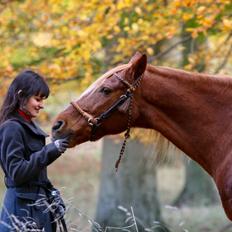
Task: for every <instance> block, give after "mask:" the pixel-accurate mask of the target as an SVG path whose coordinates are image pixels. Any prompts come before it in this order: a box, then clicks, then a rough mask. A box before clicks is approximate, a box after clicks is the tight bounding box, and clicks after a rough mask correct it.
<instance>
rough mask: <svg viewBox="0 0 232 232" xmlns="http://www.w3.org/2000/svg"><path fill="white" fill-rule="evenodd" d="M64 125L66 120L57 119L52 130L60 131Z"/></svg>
mask: <svg viewBox="0 0 232 232" xmlns="http://www.w3.org/2000/svg"><path fill="white" fill-rule="evenodd" d="M63 125H64V121H57V122H56V123H55V125H54V126H53V127H52V131H58V130H60V129H61V127H62V126H63Z"/></svg>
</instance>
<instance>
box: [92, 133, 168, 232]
mask: <svg viewBox="0 0 232 232" xmlns="http://www.w3.org/2000/svg"><path fill="white" fill-rule="evenodd" d="M121 144H122V143H121V140H120V141H119V143H118V142H116V141H115V140H113V139H111V138H109V137H108V138H104V140H103V153H102V172H101V185H100V193H99V199H98V205H97V212H96V222H98V223H99V224H100V225H101V226H102V227H103V228H105V227H109V226H110V227H124V226H128V225H131V224H133V222H134V221H133V214H134V216H135V218H136V219H137V220H136V226H137V228H136V226H134V227H131V228H130V231H137V229H138V231H144V228H148V227H149V228H151V227H152V225H154V224H153V222H154V221H159V220H160V219H161V216H160V206H159V200H158V198H157V187H156V171H155V167H154V165H151V161H152V157H151V156H152V155H151V147H150V148H149V147H147V146H145V145H143V144H141V143H140V142H138V141H136V140H132V141H128V144H127V146H126V149H125V153H124V156H123V158H122V160H121V163H120V165H119V169H118V171H117V172H115V168H114V164H115V162H116V160H117V158H118V154H119V151H120V149H121ZM153 157H154V156H153ZM120 207H121V208H120ZM130 217H131V220H128V221H127V220H126V219H129V218H130ZM107 231H108V230H107ZM109 231H110V230H109ZM153 231H159V230H158V229H157V230H153ZM163 231H164V230H163Z"/></svg>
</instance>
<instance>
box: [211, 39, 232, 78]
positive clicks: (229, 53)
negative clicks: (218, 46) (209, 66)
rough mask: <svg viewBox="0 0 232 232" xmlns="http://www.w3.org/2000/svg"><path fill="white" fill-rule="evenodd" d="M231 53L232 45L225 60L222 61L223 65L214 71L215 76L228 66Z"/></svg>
mask: <svg viewBox="0 0 232 232" xmlns="http://www.w3.org/2000/svg"><path fill="white" fill-rule="evenodd" d="M231 53H232V43H231V45H230V48H229V50H228V52H227V54H226V56H225V57H224V60H223V61H222V63H221V64H220V65H219V66H218V67H217V68H216V70H215V71H214V73H215V74H216V73H218V72H220V71H221V70H222V69H223V68H224V67H225V65H226V64H227V62H228V60H229V57H230V55H231Z"/></svg>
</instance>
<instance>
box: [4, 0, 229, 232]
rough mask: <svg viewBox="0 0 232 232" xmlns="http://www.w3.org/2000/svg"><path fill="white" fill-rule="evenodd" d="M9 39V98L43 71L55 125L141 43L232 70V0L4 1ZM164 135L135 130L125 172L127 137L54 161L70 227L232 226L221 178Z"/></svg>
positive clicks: (46, 117)
mask: <svg viewBox="0 0 232 232" xmlns="http://www.w3.org/2000/svg"><path fill="white" fill-rule="evenodd" d="M0 45H1V52H0V60H1V62H0V103H1V102H2V100H3V98H4V95H5V93H6V91H7V88H8V86H9V83H10V82H11V81H12V79H13V78H14V77H15V75H16V74H17V73H18V72H19V71H21V70H22V69H25V68H31V69H34V70H37V71H39V72H40V73H42V74H43V75H44V76H45V77H46V79H47V80H48V82H49V85H50V87H51V96H50V97H49V99H48V100H47V101H46V105H45V110H44V111H43V112H42V113H41V114H40V117H39V119H38V123H39V124H40V125H41V127H42V128H43V129H44V130H45V131H46V132H48V133H50V127H51V125H52V120H53V119H54V117H55V116H56V114H57V113H59V112H60V111H61V110H63V109H64V108H65V107H66V106H67V105H68V104H69V102H70V101H71V100H74V99H77V98H78V96H79V95H80V93H81V92H82V91H83V90H84V89H85V88H87V87H88V85H89V84H91V83H92V82H94V80H96V79H97V78H98V77H99V76H101V75H102V74H103V73H104V72H106V71H107V70H109V69H111V68H112V67H115V66H116V65H118V64H122V63H127V62H128V61H129V60H130V57H131V56H132V55H133V54H134V53H135V52H136V51H140V52H144V53H146V54H147V56H148V62H149V63H151V64H153V65H162V66H170V67H174V68H180V69H184V70H188V71H194V72H195V71H198V72H206V73H211V74H223V75H224V74H227V75H231V72H232V2H231V0H101V1H100V0H88V1H81V0H18V1H14V0H1V1H0ZM209 88H210V86H209ZM228 123H229V122H228ZM160 138H161V136H160V135H157V134H156V133H153V132H151V131H144V130H137V129H136V130H133V136H132V139H131V140H130V142H129V143H128V146H127V148H126V152H125V156H124V158H123V160H122V162H121V164H120V167H119V170H118V172H117V173H116V172H115V170H114V164H115V161H116V160H117V158H118V154H119V151H120V148H121V143H122V137H121V136H109V137H107V138H104V139H102V140H100V141H97V142H94V143H90V142H88V143H85V144H82V145H80V146H78V147H76V148H73V149H70V150H68V151H67V152H66V153H65V154H64V155H63V156H62V157H61V158H59V159H58V160H57V161H56V162H54V163H53V164H52V165H50V166H49V176H50V178H51V180H52V181H53V183H54V185H55V186H57V187H58V188H59V189H61V192H62V195H63V197H64V199H65V202H66V204H67V206H68V212H67V215H66V219H67V222H68V226H69V230H70V231H104V230H105V231H116V230H117V231H118V230H121V231H173V232H179V231H185V232H187V231H191V232H200V231H202V232H219V231H220V232H222V231H232V229H231V227H230V226H229V221H228V219H227V218H226V216H225V213H224V211H223V209H222V206H221V203H220V201H219V199H218V193H217V190H216V189H215V186H214V183H213V182H212V180H211V178H210V177H209V176H208V175H207V174H206V173H205V172H204V171H203V170H202V169H201V168H200V167H199V166H198V165H197V164H195V163H194V162H193V161H191V160H189V159H188V158H187V157H186V156H185V155H184V154H182V153H181V152H180V151H179V150H178V149H177V148H175V147H174V146H172V145H170V144H168V143H167V141H164V140H163V139H160ZM161 141H162V143H161ZM48 142H49V141H48ZM157 157H158V158H157ZM160 157H161V158H160ZM162 157H166V158H165V159H162ZM0 176H1V179H0V187H1V188H0V201H1V202H2V198H3V194H4V190H5V186H4V184H3V175H2V172H1V175H0Z"/></svg>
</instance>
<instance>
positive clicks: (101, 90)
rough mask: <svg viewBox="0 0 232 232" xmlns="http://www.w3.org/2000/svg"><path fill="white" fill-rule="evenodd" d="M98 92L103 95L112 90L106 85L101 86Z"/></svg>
mask: <svg viewBox="0 0 232 232" xmlns="http://www.w3.org/2000/svg"><path fill="white" fill-rule="evenodd" d="M100 92H101V93H104V94H105V95H109V94H110V93H111V92H112V90H111V89H109V88H107V87H102V88H101V89H100Z"/></svg>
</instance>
